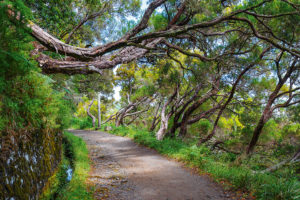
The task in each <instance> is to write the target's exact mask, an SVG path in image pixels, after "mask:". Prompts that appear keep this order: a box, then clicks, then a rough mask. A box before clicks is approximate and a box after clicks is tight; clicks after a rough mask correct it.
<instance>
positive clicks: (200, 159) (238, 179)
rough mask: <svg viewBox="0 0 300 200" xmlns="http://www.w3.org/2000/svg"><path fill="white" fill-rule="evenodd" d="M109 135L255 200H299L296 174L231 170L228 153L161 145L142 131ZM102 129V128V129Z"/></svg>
mask: <svg viewBox="0 0 300 200" xmlns="http://www.w3.org/2000/svg"><path fill="white" fill-rule="evenodd" d="M107 126H111V127H112V128H113V129H112V130H111V131H110V133H112V134H116V135H120V136H127V137H130V138H132V139H133V140H134V141H135V142H137V143H139V144H142V145H145V146H147V147H150V148H153V149H155V150H157V151H158V152H159V153H161V154H164V155H167V156H168V157H171V158H174V159H176V160H180V161H182V162H184V163H185V164H186V165H188V166H192V167H197V168H198V169H200V170H201V171H200V173H202V172H205V173H209V174H210V176H212V177H213V178H214V179H215V180H216V181H218V182H221V183H224V180H226V181H227V182H229V183H227V184H226V185H225V187H227V188H231V189H235V190H245V191H248V192H252V193H254V194H255V196H256V197H257V199H264V200H274V199H276V200H288V199H290V200H295V199H299V195H300V191H299V181H298V180H297V177H295V174H290V175H288V176H285V177H283V176H280V175H279V176H278V175H274V174H260V173H254V172H253V171H252V170H251V169H249V168H248V167H247V165H248V164H249V163H247V165H242V166H233V165H232V164H231V162H230V161H231V160H230V159H226V157H228V156H229V157H230V156H231V155H230V153H223V156H221V157H220V156H219V154H216V153H215V152H213V151H211V150H210V149H208V148H207V147H206V146H204V145H202V146H199V147H197V146H196V145H193V144H187V143H184V142H182V141H181V140H178V139H170V138H166V139H164V140H162V141H158V140H156V139H155V136H154V135H153V134H152V133H150V132H147V131H146V130H144V129H140V128H135V127H132V126H129V127H124V126H120V127H115V126H114V125H107ZM103 129H105V127H103Z"/></svg>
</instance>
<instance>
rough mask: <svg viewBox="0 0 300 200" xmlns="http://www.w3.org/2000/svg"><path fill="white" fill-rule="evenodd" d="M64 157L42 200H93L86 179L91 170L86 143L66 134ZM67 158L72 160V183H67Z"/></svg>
mask: <svg viewBox="0 0 300 200" xmlns="http://www.w3.org/2000/svg"><path fill="white" fill-rule="evenodd" d="M64 140H65V141H66V142H64V143H65V144H64V156H63V159H62V163H61V164H60V167H59V168H58V170H57V172H56V173H55V174H54V175H53V176H52V177H51V178H50V179H49V181H48V186H47V187H46V189H45V190H44V192H43V195H42V196H41V199H42V200H48V199H62V200H77V199H78V200H91V199H93V194H92V192H89V191H88V185H87V183H86V178H87V176H88V172H89V170H90V160H89V158H88V150H87V147H86V144H85V142H84V141H83V140H82V139H81V138H79V137H76V136H74V135H73V134H71V133H69V132H65V133H64ZM66 157H69V158H71V163H70V164H71V165H72V166H73V176H72V179H71V181H70V182H68V183H65V180H66V175H65V170H66V168H65V166H66V165H67V164H69V163H68V160H67V159H66Z"/></svg>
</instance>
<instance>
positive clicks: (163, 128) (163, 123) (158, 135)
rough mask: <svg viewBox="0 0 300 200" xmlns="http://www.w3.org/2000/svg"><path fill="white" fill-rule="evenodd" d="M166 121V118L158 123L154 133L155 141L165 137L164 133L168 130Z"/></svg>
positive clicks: (167, 119)
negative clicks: (157, 128) (158, 125)
mask: <svg viewBox="0 0 300 200" xmlns="http://www.w3.org/2000/svg"><path fill="white" fill-rule="evenodd" d="M168 121H169V118H168V117H167V116H166V117H164V118H163V119H162V120H161V122H160V128H159V130H158V131H157V133H156V139H157V140H162V139H164V137H165V134H166V131H167V130H168Z"/></svg>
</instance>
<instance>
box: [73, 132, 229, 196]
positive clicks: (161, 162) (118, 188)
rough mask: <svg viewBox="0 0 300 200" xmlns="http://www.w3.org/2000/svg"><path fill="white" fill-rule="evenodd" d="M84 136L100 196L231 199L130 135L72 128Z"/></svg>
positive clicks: (76, 133) (206, 180) (214, 186)
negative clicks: (134, 139) (139, 143)
mask: <svg viewBox="0 0 300 200" xmlns="http://www.w3.org/2000/svg"><path fill="white" fill-rule="evenodd" d="M71 132H72V133H74V134H75V135H77V136H80V137H82V138H83V139H84V140H85V141H86V143H87V145H88V149H89V154H90V156H91V159H92V160H93V162H94V165H93V170H92V172H91V174H90V177H89V181H91V182H93V183H94V184H95V185H96V191H95V196H96V198H97V199H109V200H198V199H199V200H200V199H201V200H205V199H213V200H219V199H228V197H227V196H226V195H225V193H224V191H223V189H222V188H221V187H220V186H217V185H216V184H214V183H212V182H211V181H210V180H209V179H208V178H207V177H202V176H198V175H196V174H192V173H191V172H190V171H188V170H186V169H184V168H182V167H181V166H180V164H179V163H177V162H175V161H170V160H168V159H167V158H165V157H163V156H161V155H159V154H158V153H157V152H155V151H154V150H151V149H148V148H145V147H141V146H139V145H137V144H135V143H134V142H133V141H132V140H130V139H129V138H124V137H119V136H115V135H111V134H108V133H104V132H98V131H81V130H73V131H71Z"/></svg>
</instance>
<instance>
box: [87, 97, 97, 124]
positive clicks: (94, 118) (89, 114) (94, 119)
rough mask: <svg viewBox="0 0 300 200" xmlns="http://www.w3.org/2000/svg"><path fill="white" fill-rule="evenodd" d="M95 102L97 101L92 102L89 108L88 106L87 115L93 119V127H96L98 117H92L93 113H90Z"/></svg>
mask: <svg viewBox="0 0 300 200" xmlns="http://www.w3.org/2000/svg"><path fill="white" fill-rule="evenodd" d="M94 101H95V99H93V100H92V101H91V103H90V104H89V106H88V108H87V110H86V112H87V115H88V116H89V117H90V118H92V123H93V127H95V126H96V117H95V116H94V115H92V113H90V109H91V107H92V105H93V103H94Z"/></svg>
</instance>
